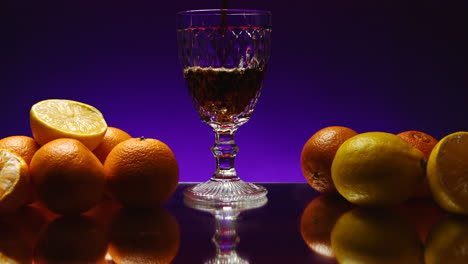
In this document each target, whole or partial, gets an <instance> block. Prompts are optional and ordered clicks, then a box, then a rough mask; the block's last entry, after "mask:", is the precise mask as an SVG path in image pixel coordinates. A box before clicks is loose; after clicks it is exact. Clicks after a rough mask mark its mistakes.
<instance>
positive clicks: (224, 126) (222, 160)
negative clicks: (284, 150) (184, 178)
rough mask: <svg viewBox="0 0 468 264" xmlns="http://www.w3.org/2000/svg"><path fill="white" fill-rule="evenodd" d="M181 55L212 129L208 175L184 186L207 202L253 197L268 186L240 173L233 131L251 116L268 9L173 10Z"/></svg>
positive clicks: (263, 63) (266, 46)
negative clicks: (212, 163)
mask: <svg viewBox="0 0 468 264" xmlns="http://www.w3.org/2000/svg"><path fill="white" fill-rule="evenodd" d="M177 40H178V48H179V59H180V61H181V64H182V66H183V72H184V78H185V80H186V83H187V87H188V90H189V93H190V95H191V97H192V101H193V104H194V106H195V108H196V110H197V111H198V113H199V116H200V118H201V120H202V121H203V122H205V123H207V124H208V125H210V126H211V127H212V128H213V130H214V132H215V144H214V145H213V147H212V148H211V150H212V152H213V154H214V156H215V158H216V170H215V172H214V174H213V176H212V178H211V179H210V180H209V181H207V182H204V183H200V184H197V185H195V186H193V187H190V188H188V189H186V190H185V192H184V194H185V196H186V197H189V198H192V199H195V200H200V201H206V202H233V201H247V200H256V199H260V198H262V197H264V196H265V195H266V193H267V190H266V189H265V188H264V187H262V186H260V185H256V184H253V183H248V182H245V181H243V180H241V179H240V178H239V176H238V175H237V173H236V170H235V168H234V159H235V157H236V154H237V152H238V147H237V145H236V143H235V141H234V134H235V132H236V130H237V129H238V128H239V126H241V125H242V124H244V123H245V122H247V121H248V120H249V119H250V116H251V114H252V112H253V110H254V107H255V104H256V102H257V100H258V97H259V96H260V90H261V88H262V82H263V78H264V75H265V71H266V68H267V64H268V60H269V57H270V42H271V13H270V12H268V11H259V10H240V9H207V10H189V11H183V12H179V13H177Z"/></svg>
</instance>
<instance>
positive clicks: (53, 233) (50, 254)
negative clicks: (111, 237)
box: [34, 216, 107, 264]
mask: <svg viewBox="0 0 468 264" xmlns="http://www.w3.org/2000/svg"><path fill="white" fill-rule="evenodd" d="M106 250H107V238H106V235H105V233H104V232H103V230H102V229H101V228H100V226H99V225H98V224H97V223H96V222H95V221H94V220H92V219H90V218H88V217H85V216H62V217H59V218H57V219H55V220H53V221H52V222H50V223H49V224H48V225H47V226H46V227H45V228H44V229H43V230H42V231H41V233H40V235H39V238H38V241H37V243H36V246H35V248H34V263H35V264H63V263H77V264H78V263H80V264H81V263H82V264H85V263H86V264H87V263H93V264H105V263H107V262H106V260H105V255H106Z"/></svg>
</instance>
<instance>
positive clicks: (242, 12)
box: [176, 9, 271, 16]
mask: <svg viewBox="0 0 468 264" xmlns="http://www.w3.org/2000/svg"><path fill="white" fill-rule="evenodd" d="M176 14H177V15H179V16H184V15H212V16H220V15H222V14H223V15H228V16H236V15H237V16H255V15H263V16H271V11H266V10H256V9H193V10H184V11H180V12H177V13H176Z"/></svg>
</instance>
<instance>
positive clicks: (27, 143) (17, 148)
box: [0, 136, 40, 165]
mask: <svg viewBox="0 0 468 264" xmlns="http://www.w3.org/2000/svg"><path fill="white" fill-rule="evenodd" d="M39 147H40V146H39V144H37V142H36V141H35V140H34V138H32V137H27V136H10V137H6V138H2V139H0V148H2V149H10V150H13V151H14V152H16V153H17V154H18V155H20V156H21V157H22V158H23V159H24V161H25V162H26V164H28V165H29V163H30V162H31V159H32V157H33V155H34V153H36V151H37V150H38V149H39Z"/></svg>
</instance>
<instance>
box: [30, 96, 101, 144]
mask: <svg viewBox="0 0 468 264" xmlns="http://www.w3.org/2000/svg"><path fill="white" fill-rule="evenodd" d="M29 119H30V125H31V131H32V134H33V137H34V139H36V141H37V143H39V145H41V146H42V145H44V144H45V143H47V142H49V141H52V140H54V139H58V138H74V139H77V140H79V141H81V142H82V143H83V144H84V145H85V146H86V147H88V149H90V150H91V151H92V150H94V149H95V148H96V147H97V146H98V145H99V143H101V141H102V139H103V137H104V134H105V133H106V130H107V123H106V121H105V119H104V117H103V115H102V113H101V112H100V111H99V110H97V109H96V108H95V107H93V106H91V105H88V104H84V103H80V102H76V101H72V100H62V99H50V100H44V101H40V102H38V103H36V104H35V105H33V106H32V107H31V111H30V118H29Z"/></svg>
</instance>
